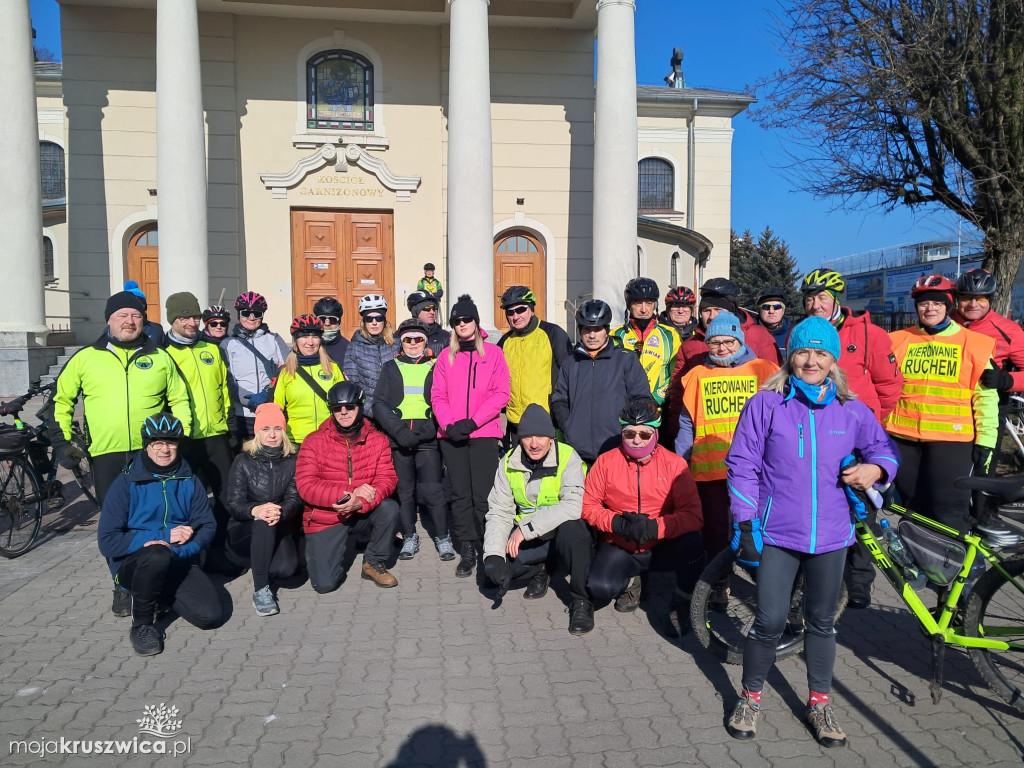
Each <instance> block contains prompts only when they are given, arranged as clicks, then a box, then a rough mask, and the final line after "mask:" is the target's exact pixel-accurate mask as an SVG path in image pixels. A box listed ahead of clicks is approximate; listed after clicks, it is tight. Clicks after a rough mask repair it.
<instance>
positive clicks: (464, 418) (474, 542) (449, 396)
mask: <svg viewBox="0 0 1024 768" xmlns="http://www.w3.org/2000/svg"><path fill="white" fill-rule="evenodd" d="M448 324H449V325H451V327H452V331H453V333H452V338H451V344H450V345H449V346H448V349H447V351H444V352H442V353H441V354H440V355H438V356H437V363H435V364H434V370H433V372H432V376H433V383H432V384H431V388H430V393H429V395H428V397H429V404H430V407H431V409H432V410H433V412H434V418H435V419H436V420H437V423H438V425H439V427H440V428H439V430H438V433H437V436H438V437H439V438H440V443H441V456H442V457H443V458H444V465H445V467H446V468H447V469H448V479H449V480H450V481H451V485H452V496H451V503H452V533H453V534H455V538H457V539H458V540H459V547H460V548H459V564H458V565H457V566H456V567H455V575H456V576H460V577H465V576H471V575H472V574H473V568H474V566H475V565H476V557H477V552H476V550H477V546H478V544H479V542H480V531H481V530H482V529H483V526H484V515H486V514H487V495H488V494H489V493H490V492H491V486H492V485H493V484H494V473H495V472H496V471H497V469H498V459H499V454H498V441H499V439H501V438H502V437H503V436H504V434H505V431H504V430H503V429H502V427H501V409H502V408H504V407H505V406H506V405H507V404H508V398H509V390H510V382H509V373H508V364H507V363H506V362H505V355H504V354H503V353H502V351H501V349H500V348H499V347H497V346H495V345H494V344H486V343H485V342H484V334H483V332H482V331H481V330H480V313H479V312H478V311H477V308H476V304H474V303H473V299H471V298H470V297H469V296H468V295H465V294H464V295H462V296H459V300H458V301H457V302H456V303H455V305H454V306H453V307H452V311H451V314H450V315H449V318H448Z"/></svg>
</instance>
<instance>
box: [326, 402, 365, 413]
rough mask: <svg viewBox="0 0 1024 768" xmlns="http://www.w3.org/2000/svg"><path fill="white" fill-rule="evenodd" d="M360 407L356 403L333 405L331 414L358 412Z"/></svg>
mask: <svg viewBox="0 0 1024 768" xmlns="http://www.w3.org/2000/svg"><path fill="white" fill-rule="evenodd" d="M358 410H359V406H358V405H357V404H355V403H341V404H340V405H332V406H331V413H339V412H340V413H347V412H348V411H358Z"/></svg>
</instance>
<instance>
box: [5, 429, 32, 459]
mask: <svg viewBox="0 0 1024 768" xmlns="http://www.w3.org/2000/svg"><path fill="white" fill-rule="evenodd" d="M31 439H32V435H31V434H29V432H28V430H25V429H18V428H17V427H14V426H11V425H10V424H0V454H11V453H21V452H22V451H24V450H25V448H26V447H27V446H28V443H29V441H30V440H31Z"/></svg>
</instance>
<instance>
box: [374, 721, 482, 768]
mask: <svg viewBox="0 0 1024 768" xmlns="http://www.w3.org/2000/svg"><path fill="white" fill-rule="evenodd" d="M486 765H487V760H486V759H485V758H484V753H483V752H482V751H481V750H480V747H479V745H478V744H477V743H476V739H475V738H474V737H473V735H472V734H466V735H465V736H459V735H458V734H457V733H455V732H454V731H452V730H451V729H450V728H448V727H447V726H444V725H425V726H423V727H422V728H420V729H418V730H416V731H413V733H412V734H410V736H409V738H408V739H406V740H405V742H404V743H403V744H402V747H401V749H399V750H398V754H397V755H396V756H395V759H394V760H392V761H391V762H390V763H388V764H387V768H414V767H416V766H422V768H484V767H485V766H486Z"/></svg>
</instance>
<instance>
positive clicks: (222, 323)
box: [206, 320, 228, 328]
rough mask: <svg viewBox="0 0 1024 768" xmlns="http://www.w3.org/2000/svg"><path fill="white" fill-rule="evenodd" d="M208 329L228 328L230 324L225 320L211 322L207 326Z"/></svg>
mask: <svg viewBox="0 0 1024 768" xmlns="http://www.w3.org/2000/svg"><path fill="white" fill-rule="evenodd" d="M206 327H207V328H227V327H228V324H227V323H226V322H225V321H223V320H210V321H209V322H208V323H207V324H206Z"/></svg>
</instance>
